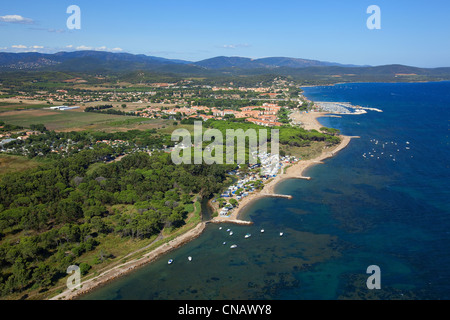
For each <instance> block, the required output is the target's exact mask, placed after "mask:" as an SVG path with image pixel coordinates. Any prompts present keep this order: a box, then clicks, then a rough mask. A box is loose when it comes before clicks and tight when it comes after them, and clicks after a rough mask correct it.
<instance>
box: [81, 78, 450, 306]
mask: <svg viewBox="0 0 450 320" xmlns="http://www.w3.org/2000/svg"><path fill="white" fill-rule="evenodd" d="M303 89H304V94H305V96H306V97H308V98H309V99H312V100H315V101H337V102H349V103H351V104H353V105H360V106H362V107H369V108H377V109H381V110H383V112H376V111H368V112H367V113H366V114H361V115H342V116H341V117H339V118H336V117H323V118H320V122H321V124H323V125H324V126H326V127H332V128H336V129H339V130H340V131H341V133H342V134H344V135H350V136H359V137H360V138H356V139H352V141H351V142H350V144H349V145H348V146H347V147H346V148H345V149H343V150H342V151H340V152H339V153H338V154H337V155H336V156H335V157H333V158H330V159H327V160H325V161H324V163H323V164H317V165H314V166H312V167H310V168H309V169H307V171H306V172H305V173H304V174H305V175H307V176H310V177H311V178H312V179H311V180H309V181H308V180H297V179H291V180H285V181H283V182H281V183H280V184H279V185H277V187H276V192H277V193H281V194H288V195H292V196H293V199H291V200H289V199H277V198H263V199H260V200H257V201H255V202H253V203H252V204H251V205H250V206H248V207H247V208H246V210H245V212H244V214H243V216H242V217H241V218H242V219H246V220H251V221H253V222H254V224H253V225H251V226H240V225H233V224H222V225H218V224H208V225H207V227H206V230H205V231H204V233H203V234H202V235H201V236H200V237H199V238H197V239H195V240H193V241H191V242H189V243H187V244H186V245H184V246H182V247H181V248H179V249H177V250H175V251H172V252H170V253H167V254H166V255H164V256H162V257H161V258H159V259H158V260H156V261H155V262H153V263H150V264H148V265H146V266H144V267H142V268H140V269H138V270H136V271H134V272H133V273H130V274H129V275H126V276H124V277H122V278H119V279H117V280H115V281H113V282H111V283H109V284H107V285H105V286H103V287H100V288H99V289H97V290H95V291H93V292H91V293H89V294H87V295H85V296H83V297H82V299H86V300H146V299H147V300H197V299H199V300H200V299H201V300H205V299H207V300H222V299H223V300H238V299H239V300H253V299H259V300H340V299H364V300H366V299H367V300H371V299H383V300H391V299H412V300H428V299H450V186H449V184H450V169H449V165H450V147H449V142H450V139H449V129H450V126H449V125H450V122H449V121H450V82H429V83H428V82H426V83H350V84H337V85H333V86H318V87H307V88H303ZM227 229H231V231H233V234H232V235H230V234H229V231H227ZM262 229H264V232H261V230H262ZM281 232H282V233H283V235H282V236H280V233H281ZM246 234H251V236H250V237H248V238H245V235H246ZM231 245H237V247H236V248H234V249H231V248H230V246H231ZM189 256H191V257H192V261H189V260H188V257H189ZM169 259H173V263H172V264H170V265H169V264H168V260H169ZM371 266H376V267H377V271H376V272H375V273H374V271H373V270H374V269H373V267H371ZM374 284H377V285H378V287H375V288H374V287H373V285H374Z"/></svg>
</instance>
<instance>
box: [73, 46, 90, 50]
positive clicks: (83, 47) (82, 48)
mask: <svg viewBox="0 0 450 320" xmlns="http://www.w3.org/2000/svg"><path fill="white" fill-rule="evenodd" d="M76 50H92V47H87V46H85V45H82V46H78V47H77V48H76Z"/></svg>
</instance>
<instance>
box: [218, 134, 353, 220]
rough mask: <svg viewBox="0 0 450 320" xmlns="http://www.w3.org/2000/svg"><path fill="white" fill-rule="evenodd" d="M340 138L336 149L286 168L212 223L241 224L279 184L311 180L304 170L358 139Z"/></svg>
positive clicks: (270, 195)
mask: <svg viewBox="0 0 450 320" xmlns="http://www.w3.org/2000/svg"><path fill="white" fill-rule="evenodd" d="M340 138H341V142H340V143H339V145H337V146H336V147H334V148H332V149H329V150H324V151H322V153H321V154H320V155H319V156H317V157H315V158H314V159H310V160H300V161H299V162H297V163H296V164H294V165H292V166H290V167H288V168H287V169H286V172H285V173H281V174H278V175H277V176H276V177H275V178H273V179H271V180H269V182H267V183H266V184H265V185H264V187H263V189H262V190H261V191H259V192H255V193H252V194H250V195H248V196H247V197H245V198H244V199H242V200H241V201H240V202H239V207H238V208H237V210H234V211H233V212H232V213H231V214H230V215H229V216H226V217H214V218H213V222H216V223H219V222H222V223H226V222H229V223H237V224H242V223H243V222H244V221H245V220H241V216H242V214H243V213H244V212H245V209H246V208H247V207H248V206H250V205H251V204H252V203H253V202H255V201H257V200H259V199H262V198H266V197H273V196H277V193H276V192H275V188H276V186H277V185H278V184H279V183H280V182H282V181H285V180H288V179H305V180H310V179H311V178H310V177H306V176H304V175H303V173H304V172H305V170H306V169H308V168H310V167H312V166H313V165H316V164H321V163H323V160H325V159H328V158H331V157H333V156H334V155H336V154H337V153H338V152H339V151H341V150H342V149H344V148H345V147H346V146H347V145H348V144H349V143H350V141H351V139H353V138H358V137H351V136H340Z"/></svg>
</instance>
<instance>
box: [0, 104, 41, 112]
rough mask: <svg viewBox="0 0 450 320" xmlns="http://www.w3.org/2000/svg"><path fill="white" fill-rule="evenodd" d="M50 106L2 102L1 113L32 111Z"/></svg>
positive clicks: (0, 105)
mask: <svg viewBox="0 0 450 320" xmlns="http://www.w3.org/2000/svg"><path fill="white" fill-rule="evenodd" d="M48 107H49V105H48V104H44V103H42V104H23V103H10V102H0V112H6V111H14V110H30V109H43V108H48Z"/></svg>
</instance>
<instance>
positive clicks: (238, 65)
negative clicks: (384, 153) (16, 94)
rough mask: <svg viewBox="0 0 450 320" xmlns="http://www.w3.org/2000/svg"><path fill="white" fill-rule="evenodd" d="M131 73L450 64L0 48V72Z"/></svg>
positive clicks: (383, 73) (345, 74)
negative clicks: (194, 57) (192, 58)
mask: <svg viewBox="0 0 450 320" xmlns="http://www.w3.org/2000/svg"><path fill="white" fill-rule="evenodd" d="M17 70H21V71H24V70H25V71H26V70H43V71H66V72H89V73H92V72H96V73H103V72H132V71H150V72H157V73H170V74H180V75H205V76H208V75H214V76H220V75H230V74H231V75H238V76H240V75H261V74H274V75H283V76H292V77H294V78H297V79H301V80H305V79H306V80H313V81H319V80H320V81H331V80H332V81H334V82H336V81H338V80H343V81H353V80H354V81H361V80H362V81H399V79H400V81H401V80H405V79H406V80H407V81H426V80H450V68H417V67H411V66H404V65H398V64H397V65H385V66H367V65H365V66H358V65H348V64H340V63H335V62H326V61H318V60H309V59H299V58H288V57H268V58H261V59H251V58H245V57H224V56H221V57H214V58H210V59H206V60H202V61H196V62H194V61H186V60H175V59H166V58H161V57H155V56H147V55H143V54H137V55H136V54H130V53H112V52H105V51H74V52H58V53H54V54H44V53H35V52H28V53H7V52H0V71H17Z"/></svg>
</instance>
